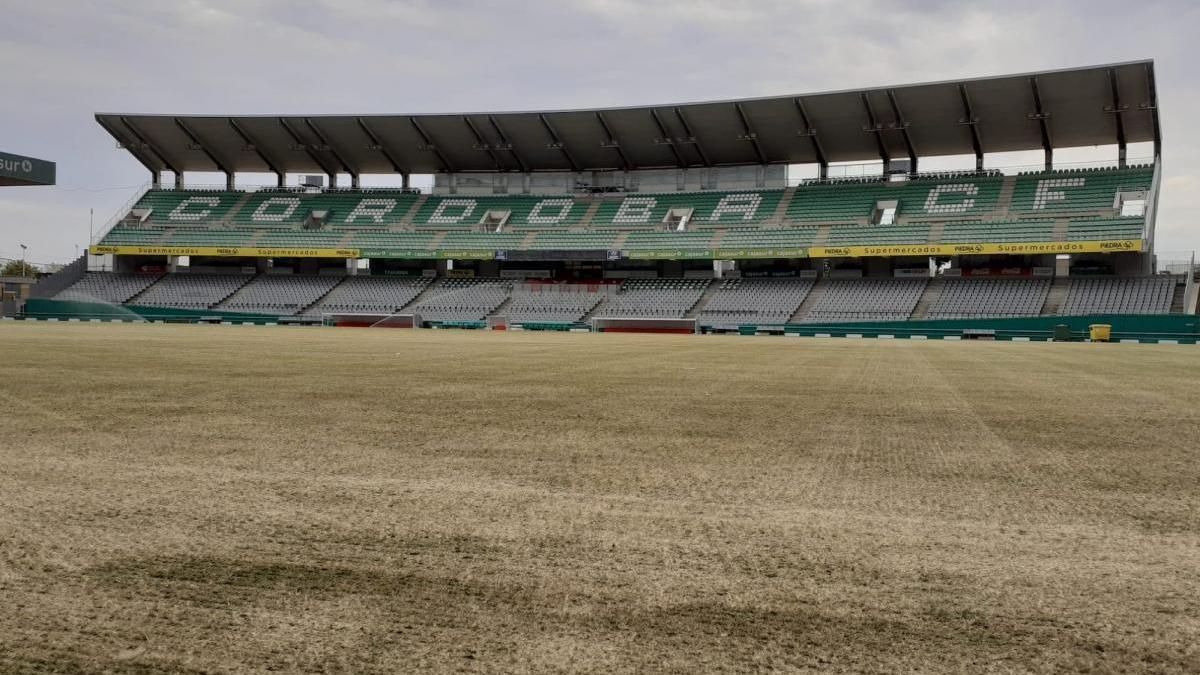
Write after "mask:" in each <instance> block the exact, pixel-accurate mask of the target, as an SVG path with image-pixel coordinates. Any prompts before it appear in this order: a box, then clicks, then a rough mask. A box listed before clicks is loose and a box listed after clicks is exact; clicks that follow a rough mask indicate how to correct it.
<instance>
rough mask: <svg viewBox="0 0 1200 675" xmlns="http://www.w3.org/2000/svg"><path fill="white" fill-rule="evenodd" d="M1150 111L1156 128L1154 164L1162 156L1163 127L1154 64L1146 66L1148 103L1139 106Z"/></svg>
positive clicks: (1152, 124) (1152, 123)
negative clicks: (1160, 119) (1159, 120)
mask: <svg viewBox="0 0 1200 675" xmlns="http://www.w3.org/2000/svg"><path fill="white" fill-rule="evenodd" d="M1138 108H1139V109H1141V110H1148V111H1150V124H1151V126H1153V127H1154V162H1155V163H1156V164H1157V163H1158V158H1159V157H1161V156H1162V125H1160V124H1159V123H1158V85H1157V84H1156V83H1155V78H1154V64H1152V63H1147V64H1146V102H1145V103H1143V104H1141V105H1140V106H1138Z"/></svg>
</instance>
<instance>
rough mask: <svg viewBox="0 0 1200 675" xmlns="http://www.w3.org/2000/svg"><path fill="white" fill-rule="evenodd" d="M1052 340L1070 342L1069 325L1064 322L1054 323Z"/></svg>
mask: <svg viewBox="0 0 1200 675" xmlns="http://www.w3.org/2000/svg"><path fill="white" fill-rule="evenodd" d="M1054 341H1055V342H1070V341H1071V327H1070V326H1068V325H1067V324H1065V323H1060V324H1058V325H1056V326H1055V327H1054Z"/></svg>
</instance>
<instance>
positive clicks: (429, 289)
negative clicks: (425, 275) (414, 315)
mask: <svg viewBox="0 0 1200 675" xmlns="http://www.w3.org/2000/svg"><path fill="white" fill-rule="evenodd" d="M440 282H441V279H435V280H434V281H433V282H432V283H428V284H426V285H425V288H422V289H421V292H420V293H417V295H416V297H414V298H413V299H412V300H410V301H409V302H408V304H407V305H405V306H403V307H401V308H400V313H401V314H403V313H405V312H411V311H412V308H413V307H416V306H417V305H419V304H421V303H422V302H424V301H426V300H428V299H429V298H431V297H433V296H434V295H437V294H438V293H439V292H441V283H440Z"/></svg>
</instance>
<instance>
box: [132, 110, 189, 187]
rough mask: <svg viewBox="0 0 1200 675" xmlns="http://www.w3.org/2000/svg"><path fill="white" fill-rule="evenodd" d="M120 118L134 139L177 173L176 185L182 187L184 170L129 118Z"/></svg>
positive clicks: (172, 171)
mask: <svg viewBox="0 0 1200 675" xmlns="http://www.w3.org/2000/svg"><path fill="white" fill-rule="evenodd" d="M120 119H121V124H124V125H125V128H126V129H128V130H129V133H131V134H133V138H134V140H136V141H137V142H138V143H139V144H140V145H141V146H142V147H143V148H145V149H146V150H149V151H150V154H151V155H154V156H155V157H156V158H158V160H159V161H160V162H162V165H163V166H165V167H167V168H168V169H170V170H171V173H173V174H175V187H177V188H182V187H183V170H182V169H180V168H179V167H177V166H175V165H174V164H172V163H171V162H170V161H168V160H167V156H166V155H164V154H163V153H162V152H161V151H160V150H159V149H158V148H156V147H154V144H153V143H151V142H150V141H149V140H148V139H147V138H146V137H145V136H144V135H142V132H140V131H138V129H137V127H135V126H133V124H132V123H130V121H129V118H127V117H121V118H120Z"/></svg>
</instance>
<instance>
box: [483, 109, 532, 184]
mask: <svg viewBox="0 0 1200 675" xmlns="http://www.w3.org/2000/svg"><path fill="white" fill-rule="evenodd" d="M488 123H489V124H491V125H492V129H494V130H495V131H496V136H498V137H499V138H500V145H499V146H497V147H499V148H502V149H504V150H507V151H508V154H510V155H512V158H513V160H514V161H516V163H517V166H519V167H521V172H522V173H529V164H527V163H526V162H525V160H524V158H522V157H521V154H520V153H518V152H517V149H516V148H514V147H513V144H512V141H510V140H509V139H508V134H506V133H504V130H503V129H501V128H500V123H499V122H497V121H496V117H495V116H494V115H488Z"/></svg>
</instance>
